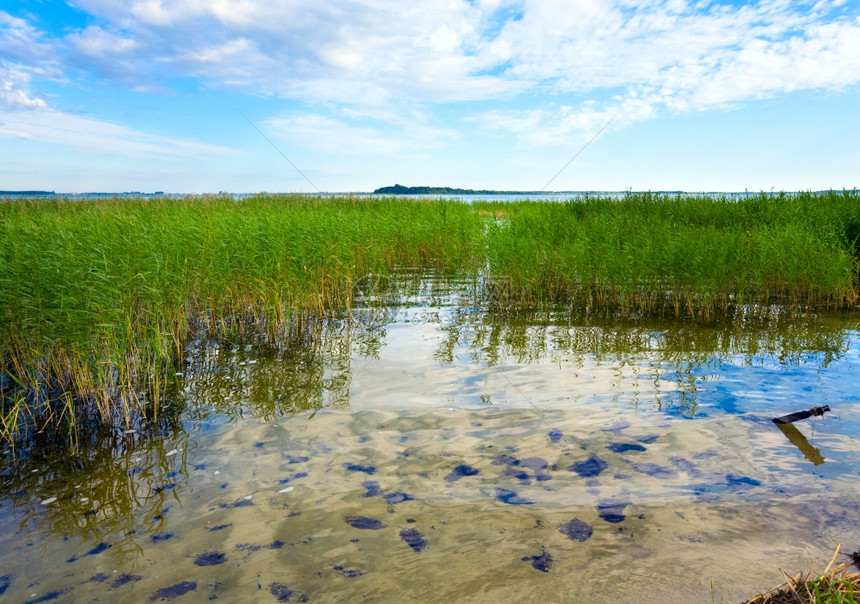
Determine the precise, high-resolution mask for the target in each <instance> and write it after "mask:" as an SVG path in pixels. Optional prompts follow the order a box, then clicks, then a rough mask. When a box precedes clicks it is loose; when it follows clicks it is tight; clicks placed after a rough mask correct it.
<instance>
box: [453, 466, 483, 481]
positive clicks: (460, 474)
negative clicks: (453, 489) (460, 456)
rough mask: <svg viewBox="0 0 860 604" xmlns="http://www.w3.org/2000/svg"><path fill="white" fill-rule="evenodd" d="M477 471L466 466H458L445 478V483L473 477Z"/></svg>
mask: <svg viewBox="0 0 860 604" xmlns="http://www.w3.org/2000/svg"><path fill="white" fill-rule="evenodd" d="M476 474H478V470H477V469H476V468H473V467H472V466H469V465H466V464H460V465H459V466H457V467H456V468H454V469H453V470H451V472H450V473H449V474H448V475H447V476H446V477H445V482H448V483H452V482H456V481H457V480H460V479H461V478H465V477H466V476H475V475H476Z"/></svg>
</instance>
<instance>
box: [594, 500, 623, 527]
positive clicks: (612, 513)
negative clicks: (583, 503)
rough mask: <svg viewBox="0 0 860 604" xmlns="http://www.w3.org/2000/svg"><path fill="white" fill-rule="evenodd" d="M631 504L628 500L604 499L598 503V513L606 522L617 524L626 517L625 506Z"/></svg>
mask: <svg viewBox="0 0 860 604" xmlns="http://www.w3.org/2000/svg"><path fill="white" fill-rule="evenodd" d="M628 505H630V502H628V501H622V500H620V499H604V500H602V501H599V502H598V503H597V515H598V516H600V517H601V518H603V519H604V520H605V521H606V522H611V523H612V524H617V523H619V522H622V521H623V520H624V518H625V516H624V508H626V507H627V506H628Z"/></svg>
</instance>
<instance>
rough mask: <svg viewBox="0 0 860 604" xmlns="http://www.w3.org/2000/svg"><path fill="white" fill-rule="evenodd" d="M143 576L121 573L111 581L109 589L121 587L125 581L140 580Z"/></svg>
mask: <svg viewBox="0 0 860 604" xmlns="http://www.w3.org/2000/svg"><path fill="white" fill-rule="evenodd" d="M142 578H143V577H141V576H140V575H129V574H125V573H123V574H121V575H119V576H118V577H117V578H116V579H114V580H113V582H111V584H110V586H111V589H116V588H117V587H122V586H123V585H125V584H126V583H133V582H135V581H140V580H141V579H142Z"/></svg>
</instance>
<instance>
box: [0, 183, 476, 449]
mask: <svg viewBox="0 0 860 604" xmlns="http://www.w3.org/2000/svg"><path fill="white" fill-rule="evenodd" d="M481 229H482V223H481V219H480V218H479V217H477V216H476V215H474V214H473V213H472V212H471V211H470V210H469V208H468V207H467V206H464V205H462V204H456V203H452V202H447V201H438V202H419V201H406V200H398V201H395V202H390V201H374V200H362V199H353V198H347V199H334V200H325V199H320V198H306V197H301V196H296V197H267V196H260V197H256V198H252V199H247V200H244V201H241V202H237V201H235V200H233V199H231V198H224V197H210V198H203V199H201V198H187V199H183V200H119V199H109V200H99V201H76V202H70V201H62V200H61V201H56V200H53V201H52V200H31V201H23V202H2V203H0V243H2V245H0V359H2V363H3V366H2V375H3V377H2V378H0V379H2V381H0V434H2V436H3V437H5V438H6V439H8V440H11V441H15V440H18V439H19V438H22V437H25V436H26V432H27V431H30V430H40V429H42V428H44V427H46V426H47V427H56V426H65V427H66V428H68V429H70V430H72V431H74V428H75V425H76V423H80V422H82V421H90V420H93V421H103V420H107V421H109V422H114V423H118V424H120V425H122V424H123V423H125V425H126V426H128V425H129V423H130V422H132V421H134V420H135V419H136V418H152V417H154V416H155V415H156V414H157V412H158V398H159V396H160V393H161V392H162V391H163V388H164V382H165V377H169V375H170V374H171V372H172V367H173V364H174V363H175V362H176V361H177V359H179V358H180V357H181V354H182V349H183V347H184V345H185V343H186V342H187V340H188V338H189V336H190V334H191V333H192V332H193V331H195V330H200V329H208V330H214V331H216V332H217V331H225V330H231V329H241V326H242V324H243V321H247V320H258V321H260V320H262V321H264V322H265V323H266V326H267V329H268V330H269V331H270V333H271V335H272V336H273V337H277V334H278V332H279V330H282V329H283V328H284V326H286V325H289V323H290V321H292V320H295V317H296V313H302V312H306V311H312V312H316V313H324V312H326V311H327V310H330V309H341V308H348V307H349V304H350V300H351V297H352V295H353V292H354V289H355V288H354V285H355V284H356V282H357V281H359V280H360V279H362V278H363V276H365V275H367V274H368V273H378V274H383V275H385V274H388V273H390V272H391V271H392V269H393V268H394V267H397V266H412V265H415V266H429V267H433V268H436V269H438V270H442V271H449V270H453V269H455V268H458V267H460V266H463V265H474V264H476V258H477V256H478V254H479V253H480V232H481ZM141 393H143V394H142V395H141Z"/></svg>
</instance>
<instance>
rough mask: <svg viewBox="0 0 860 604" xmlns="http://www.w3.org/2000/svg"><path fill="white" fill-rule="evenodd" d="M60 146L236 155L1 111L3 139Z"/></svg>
mask: <svg viewBox="0 0 860 604" xmlns="http://www.w3.org/2000/svg"><path fill="white" fill-rule="evenodd" d="M2 136H11V137H15V138H27V139H32V140H38V141H43V142H50V143H57V144H60V145H64V146H67V147H69V148H72V149H76V150H78V151H83V152H86V153H96V154H110V155H124V156H133V157H159V158H164V157H176V158H183V159H188V158H202V157H211V156H213V155H223V154H225V153H234V152H235V151H233V150H231V149H227V148H224V147H217V146H213V145H204V144H201V143H197V142H194V141H187V140H182V139H176V138H170V137H163V136H158V135H155V134H150V133H147V132H141V131H138V130H134V129H131V128H126V127H124V126H120V125H117V124H112V123H109V122H104V121H99V120H95V119H89V118H85V117H81V116H77V115H74V114H71V113H68V112H63V111H57V110H55V109H50V108H40V109H39V110H37V111H8V110H2V109H0V137H2Z"/></svg>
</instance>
